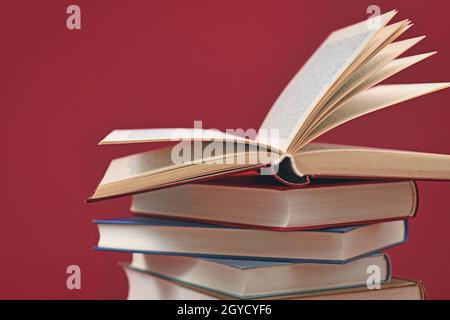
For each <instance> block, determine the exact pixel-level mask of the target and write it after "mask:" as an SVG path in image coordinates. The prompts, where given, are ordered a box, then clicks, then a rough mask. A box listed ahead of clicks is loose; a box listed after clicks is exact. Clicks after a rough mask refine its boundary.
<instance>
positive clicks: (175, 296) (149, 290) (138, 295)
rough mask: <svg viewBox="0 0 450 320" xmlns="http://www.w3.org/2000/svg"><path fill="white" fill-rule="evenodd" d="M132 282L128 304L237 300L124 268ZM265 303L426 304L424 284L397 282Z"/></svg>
mask: <svg viewBox="0 0 450 320" xmlns="http://www.w3.org/2000/svg"><path fill="white" fill-rule="evenodd" d="M124 270H125V273H126V275H127V278H128V286H129V289H128V300H235V299H237V298H236V297H234V296H231V295H226V294H222V293H219V292H216V291H213V290H207V289H203V288H199V287H195V286H191V285H188V284H185V283H181V282H176V281H171V280H168V279H165V278H163V277H160V276H157V275H154V274H150V273H146V272H141V271H138V270H135V269H131V268H128V267H126V266H125V267H124ZM255 299H256V300H257V299H264V300H274V299H280V300H281V299H283V300H425V299H426V293H425V287H424V286H423V284H422V282H421V281H414V280H405V279H399V278H393V279H392V280H391V281H390V282H387V283H384V284H381V288H380V289H372V290H370V289H368V288H367V286H366V285H365V286H360V287H354V288H344V289H336V290H324V291H316V292H311V293H300V294H288V295H275V296H265V297H263V298H255Z"/></svg>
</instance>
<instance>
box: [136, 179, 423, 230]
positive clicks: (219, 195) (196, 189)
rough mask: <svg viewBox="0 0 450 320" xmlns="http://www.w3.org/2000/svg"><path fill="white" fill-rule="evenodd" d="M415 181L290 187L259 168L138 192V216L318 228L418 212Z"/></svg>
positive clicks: (385, 219) (247, 224) (259, 225)
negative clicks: (210, 179) (198, 181)
mask: <svg viewBox="0 0 450 320" xmlns="http://www.w3.org/2000/svg"><path fill="white" fill-rule="evenodd" d="M416 209H417V188H416V185H415V183H414V182H413V181H401V182H398V181H397V182H395V181H390V182H389V181H387V182H374V181H365V182H362V181H361V182H359V183H355V182H353V183H349V182H348V181H332V182H329V183H322V184H318V185H309V186H308V187H304V188H295V187H294V188H290V187H286V186H285V185H284V184H282V183H280V182H276V181H274V180H273V179H272V178H271V177H268V176H261V175H259V174H257V173H253V174H239V175H235V176H232V177H229V178H222V179H217V180H212V181H209V182H205V183H196V184H187V185H182V186H177V187H173V188H167V189H163V190H157V191H153V192H147V193H141V194H137V195H134V196H133V200H132V205H131V211H132V212H135V213H137V214H139V215H142V214H145V215H152V216H160V217H167V218H176V219H186V220H195V221H203V222H210V223H216V224H225V225H246V226H252V227H255V228H269V229H280V230H283V229H292V230H302V229H317V228H325V227H331V226H341V225H351V224H361V223H367V222H379V221H387V220H398V219H407V218H410V217H413V216H414V215H415V213H416Z"/></svg>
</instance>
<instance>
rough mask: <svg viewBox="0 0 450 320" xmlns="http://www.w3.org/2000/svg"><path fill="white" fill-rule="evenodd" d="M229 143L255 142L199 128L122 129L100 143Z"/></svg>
mask: <svg viewBox="0 0 450 320" xmlns="http://www.w3.org/2000/svg"><path fill="white" fill-rule="evenodd" d="M182 140H190V141H213V140H214V141H230V142H241V143H250V144H256V142H255V141H253V140H251V139H248V138H245V137H241V136H238V135H234V134H231V133H226V132H222V131H220V130H216V129H200V128H159V129H122V130H113V131H112V132H111V133H109V134H108V135H107V136H106V137H105V138H104V139H103V140H102V141H100V143H99V144H100V145H103V144H126V143H143V142H164V141H182Z"/></svg>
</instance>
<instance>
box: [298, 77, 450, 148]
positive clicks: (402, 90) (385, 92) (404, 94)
mask: <svg viewBox="0 0 450 320" xmlns="http://www.w3.org/2000/svg"><path fill="white" fill-rule="evenodd" d="M449 86H450V84H449V83H417V84H391V85H380V86H377V87H374V88H372V89H369V90H367V91H364V92H362V93H360V94H358V95H356V96H355V97H353V98H351V99H349V100H348V101H347V102H345V103H344V104H342V105H341V106H340V107H339V108H337V110H336V111H334V112H332V113H331V114H330V115H328V116H327V117H326V118H325V119H324V120H323V121H322V122H321V123H319V125H318V126H317V127H316V128H315V129H314V130H312V132H311V133H310V134H309V135H308V137H307V138H306V139H305V140H303V141H302V143H303V145H306V144H307V143H308V142H310V141H312V140H314V139H315V138H317V137H319V136H320V135H322V134H324V133H325V132H327V131H329V130H331V129H333V128H335V127H337V126H339V125H341V124H343V123H345V122H348V121H350V120H352V119H355V118H357V117H360V116H363V115H365V114H368V113H371V112H374V111H377V110H380V109H383V108H386V107H389V106H392V105H394V104H397V103H400V102H403V101H406V100H409V99H413V98H416V97H419V96H422V95H425V94H428V93H431V92H434V91H437V90H442V89H445V88H448V87H449ZM303 145H301V146H300V147H302V146H303Z"/></svg>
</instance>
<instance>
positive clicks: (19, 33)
mask: <svg viewBox="0 0 450 320" xmlns="http://www.w3.org/2000/svg"><path fill="white" fill-rule="evenodd" d="M392 2H393V1H376V2H374V1H348V0H346V1H319V0H314V1H261V0H255V1H206V0H205V1H193V0H191V1H177V2H175V1H167V0H165V1H111V0H109V1H76V2H68V1H61V0H58V1H56V0H55V1H31V0H29V1H24V0H18V1H12V0H10V1H2V3H1V19H0V35H1V36H0V40H1V50H0V76H1V83H0V106H1V115H0V123H1V127H0V130H1V137H2V142H3V146H2V156H1V166H0V170H1V171H0V172H1V186H0V188H1V190H0V191H1V196H2V200H1V201H0V206H1V207H0V208H1V210H0V212H1V222H2V223H1V230H0V241H1V246H2V253H1V267H0V268H1V269H0V270H1V271H0V298H68V299H77V298H89V299H90V298H97V299H105V298H113V299H122V298H125V296H126V292H127V283H126V279H125V276H124V274H123V273H122V271H121V269H120V268H119V267H118V266H117V262H119V261H124V260H128V259H129V255H127V254H117V253H100V252H94V251H93V250H92V247H93V246H94V245H95V244H96V241H97V231H96V228H95V226H94V225H93V224H92V223H91V221H92V219H94V218H104V217H112V216H123V215H126V214H127V211H128V206H129V199H119V200H114V201H108V202H103V203H96V204H90V205H86V204H85V203H84V200H85V199H86V197H87V196H88V195H89V194H90V193H91V192H93V190H94V188H95V186H96V184H97V182H98V180H99V178H100V177H101V175H102V174H103V171H104V169H105V167H106V165H107V164H108V162H109V160H110V159H111V158H113V157H117V156H121V155H126V154H129V153H131V152H135V151H141V150H146V149H147V148H152V147H155V146H153V145H152V146H150V145H139V146H108V147H105V146H103V147H99V146H97V145H96V144H97V142H98V141H99V140H100V139H101V138H103V137H104V136H105V135H106V134H107V133H108V132H109V131H111V130H112V129H114V128H147V127H148V128H152V127H179V126H180V127H191V126H192V125H193V121H194V120H203V123H204V126H205V127H210V128H220V129H226V128H254V127H256V128H257V127H258V125H259V124H260V123H261V121H262V119H263V117H264V115H265V113H266V112H267V111H268V109H269V107H270V105H271V104H272V102H273V101H274V99H275V98H276V97H277V95H278V93H279V92H280V90H282V88H283V87H284V86H285V85H286V83H287V82H288V81H289V79H290V78H291V77H292V76H293V75H294V74H295V73H296V72H297V70H298V69H299V68H300V67H301V66H302V64H303V63H304V62H305V61H306V59H307V58H308V57H309V56H310V55H311V53H312V52H313V51H314V50H315V49H316V47H317V46H318V45H319V44H320V43H321V42H322V41H323V40H324V38H325V37H326V36H327V34H328V33H329V32H331V31H332V30H334V29H337V28H340V27H343V26H346V25H349V24H352V23H355V22H358V21H360V20H363V19H365V18H366V17H367V14H366V8H367V6H368V5H369V4H373V3H375V4H378V5H380V6H381V8H382V10H383V11H384V12H385V11H388V10H391V9H394V8H397V9H399V14H398V16H397V17H396V18H395V20H396V21H398V20H400V19H405V18H410V19H412V20H413V21H414V23H415V25H414V27H413V29H411V30H410V31H409V32H408V36H418V35H422V34H425V35H427V36H428V38H427V39H426V40H425V41H423V42H422V43H420V44H419V45H418V46H417V48H415V49H413V50H411V51H410V53H411V54H412V53H422V52H427V51H432V50H437V51H439V54H438V55H436V56H434V57H432V58H431V59H429V60H427V61H425V62H422V63H421V64H419V65H417V66H415V67H413V68H412V69H410V70H406V71H404V72H403V73H402V74H401V75H400V76H397V77H396V78H395V79H393V80H392V81H395V82H399V83H401V82H426V81H430V82H431V81H446V80H447V81H448V80H450V74H449V66H450V62H449V59H448V57H449V55H450V46H449V41H448V37H449V26H450V24H449V14H450V10H449V8H450V5H449V3H448V1H411V0H405V1H395V7H394V6H393V5H392V4H391V3H392ZM73 3H76V4H78V5H80V7H81V10H82V30H81V31H69V30H68V29H67V28H66V24H65V19H66V16H67V15H66V13H65V11H66V7H67V6H68V5H69V4H73ZM449 98H450V93H449V92H448V91H447V92H439V93H435V94H432V95H430V96H426V97H422V98H419V99H416V100H414V101H409V102H406V103H403V104H401V105H399V106H397V107H394V108H391V109H388V110H384V111H381V112H377V113H376V114H372V115H370V116H366V117H363V118H361V119H358V120H356V121H352V122H351V123H349V124H346V125H344V126H342V127H341V128H339V129H337V130H335V131H333V132H331V133H329V134H327V135H326V136H325V137H323V138H322V139H321V140H322V141H330V142H340V143H347V144H357V145H367V146H379V147H391V148H399V149H410V150H419V151H428V152H439V153H447V154H450V129H449V119H450V106H449V103H448V101H449ZM419 187H420V198H421V203H420V209H419V213H418V217H417V218H416V219H415V220H414V221H412V223H411V234H410V240H409V241H408V243H407V244H405V245H403V246H401V247H398V248H396V249H394V250H390V253H391V254H392V260H393V269H394V274H396V275H401V276H405V277H411V278H415V279H422V280H424V282H425V285H426V287H427V289H428V293H429V296H430V297H431V298H450V290H449V289H450V278H449V277H448V276H447V272H448V270H450V254H449V250H450V249H449V243H450V232H449V227H450V202H449V201H448V200H449V196H450V183H443V182H426V183H420V184H419ZM70 264H77V265H79V266H80V267H81V271H82V289H81V290H79V291H70V290H68V289H66V277H67V275H66V273H65V271H66V267H67V266H68V265H70Z"/></svg>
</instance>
